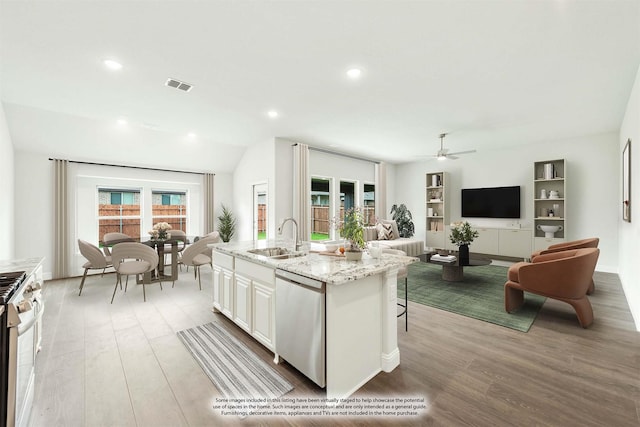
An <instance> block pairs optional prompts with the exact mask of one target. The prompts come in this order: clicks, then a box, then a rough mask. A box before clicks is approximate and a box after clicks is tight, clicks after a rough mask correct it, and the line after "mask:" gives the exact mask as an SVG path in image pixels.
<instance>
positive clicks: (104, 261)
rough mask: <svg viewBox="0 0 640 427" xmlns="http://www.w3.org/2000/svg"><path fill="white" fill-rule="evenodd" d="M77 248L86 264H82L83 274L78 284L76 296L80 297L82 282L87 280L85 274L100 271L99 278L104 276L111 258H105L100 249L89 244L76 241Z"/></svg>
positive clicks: (79, 240)
mask: <svg viewBox="0 0 640 427" xmlns="http://www.w3.org/2000/svg"><path fill="white" fill-rule="evenodd" d="M78 247H80V253H81V254H82V256H83V257H85V258H86V259H87V262H85V263H84V264H83V266H82V267H83V268H84V274H83V275H82V281H81V282H80V292H79V293H78V296H80V295H82V288H83V287H84V281H85V279H86V278H87V272H88V271H89V270H102V274H101V275H100V277H102V276H103V275H104V270H105V269H106V268H107V267H111V266H112V265H111V257H110V256H105V255H104V254H103V253H102V251H101V250H100V248H98V247H97V246H95V245H92V244H91V243H89V242H87V241H84V240H82V239H78Z"/></svg>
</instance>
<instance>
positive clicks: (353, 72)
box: [347, 68, 362, 79]
mask: <svg viewBox="0 0 640 427" xmlns="http://www.w3.org/2000/svg"><path fill="white" fill-rule="evenodd" d="M361 75H362V70H361V69H360V68H352V69H350V70H349V71H347V76H349V78H350V79H359V78H360V76H361Z"/></svg>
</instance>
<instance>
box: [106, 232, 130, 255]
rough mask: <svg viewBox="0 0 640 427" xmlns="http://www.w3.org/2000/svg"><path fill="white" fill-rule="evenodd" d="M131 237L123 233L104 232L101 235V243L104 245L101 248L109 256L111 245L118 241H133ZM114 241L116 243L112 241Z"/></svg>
mask: <svg viewBox="0 0 640 427" xmlns="http://www.w3.org/2000/svg"><path fill="white" fill-rule="evenodd" d="M133 241H134V240H133V238H132V237H131V236H129V235H127V234H124V233H117V232H113V233H104V236H102V244H103V245H104V246H103V247H102V249H103V250H104V254H105V255H106V256H111V246H113V245H115V244H117V243H119V242H133ZM114 242H116V243H114Z"/></svg>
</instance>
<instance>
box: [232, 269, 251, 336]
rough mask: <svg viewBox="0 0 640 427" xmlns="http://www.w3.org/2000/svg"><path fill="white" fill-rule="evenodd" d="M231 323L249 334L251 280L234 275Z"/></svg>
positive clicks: (237, 274)
mask: <svg viewBox="0 0 640 427" xmlns="http://www.w3.org/2000/svg"><path fill="white" fill-rule="evenodd" d="M234 292H235V303H234V307H233V321H234V322H235V323H236V324H237V325H238V326H240V327H241V328H242V329H244V330H245V331H247V332H249V333H251V279H248V278H246V277H243V276H241V275H240V274H239V273H236V280H235V285H234Z"/></svg>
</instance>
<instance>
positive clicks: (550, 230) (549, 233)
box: [537, 225, 563, 238]
mask: <svg viewBox="0 0 640 427" xmlns="http://www.w3.org/2000/svg"><path fill="white" fill-rule="evenodd" d="M537 228H538V230H540V231H543V232H544V237H547V238H553V237H554V234H555V233H557V232H558V231H560V230H562V229H563V227H562V226H561V225H539V226H538V227H537Z"/></svg>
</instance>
